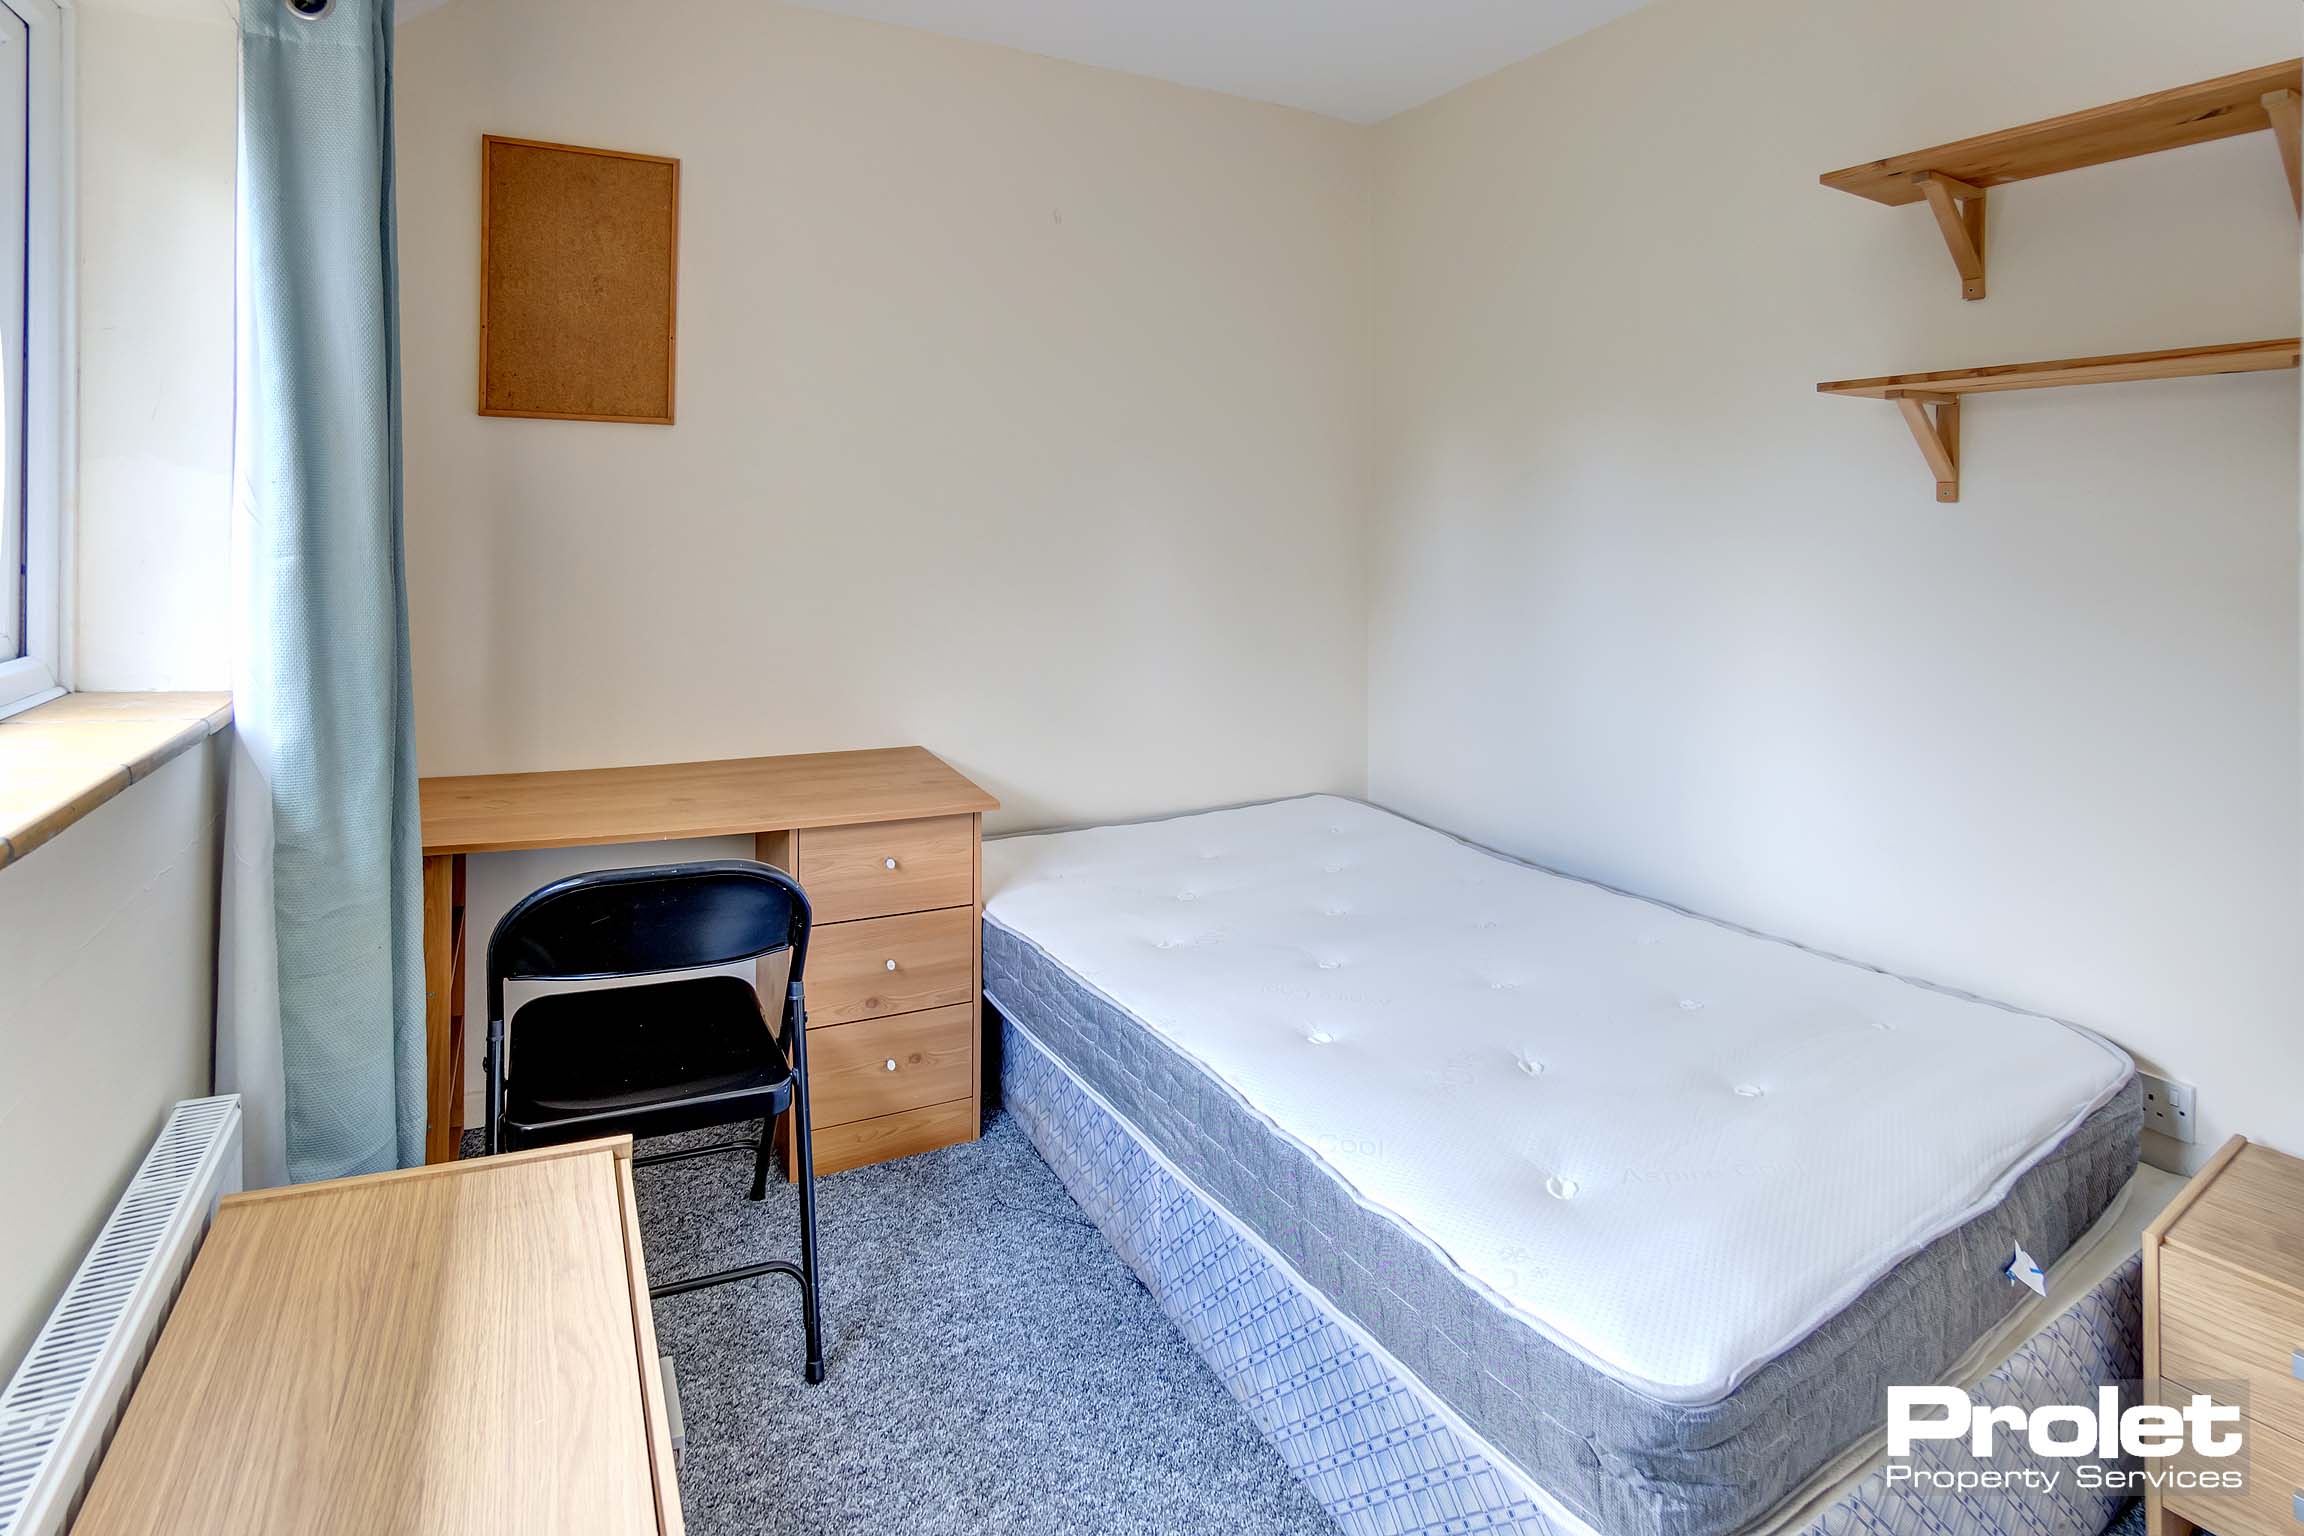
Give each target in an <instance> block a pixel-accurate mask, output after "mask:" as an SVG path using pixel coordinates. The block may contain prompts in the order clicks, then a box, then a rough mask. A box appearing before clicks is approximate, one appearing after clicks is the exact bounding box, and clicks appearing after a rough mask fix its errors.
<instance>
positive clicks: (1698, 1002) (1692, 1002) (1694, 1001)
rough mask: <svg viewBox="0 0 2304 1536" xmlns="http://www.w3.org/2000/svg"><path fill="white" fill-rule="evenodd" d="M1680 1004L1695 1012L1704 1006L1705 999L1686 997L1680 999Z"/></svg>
mask: <svg viewBox="0 0 2304 1536" xmlns="http://www.w3.org/2000/svg"><path fill="white" fill-rule="evenodd" d="M1680 1006H1681V1008H1682V1009H1683V1010H1684V1011H1686V1012H1688V1013H1694V1012H1695V1011H1696V1010H1697V1009H1699V1008H1702V1007H1703V1006H1704V999H1702V998H1700V997H1684V998H1682V999H1680Z"/></svg>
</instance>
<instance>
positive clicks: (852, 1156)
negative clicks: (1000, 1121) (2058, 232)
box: [816, 1099, 976, 1173]
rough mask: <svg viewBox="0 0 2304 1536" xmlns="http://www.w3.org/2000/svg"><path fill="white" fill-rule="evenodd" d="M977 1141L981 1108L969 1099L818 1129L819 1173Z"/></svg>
mask: <svg viewBox="0 0 2304 1536" xmlns="http://www.w3.org/2000/svg"><path fill="white" fill-rule="evenodd" d="M975 1139H976V1105H975V1103H974V1102H973V1101H971V1100H968V1099H958V1100H955V1101H954V1102H952V1103H950V1104H934V1105H931V1106H929V1107H928V1108H926V1109H907V1110H905V1111H903V1112H902V1113H900V1114H894V1115H882V1116H880V1117H879V1118H878V1119H876V1120H851V1121H849V1122H848V1123H847V1124H846V1125H833V1126H818V1127H817V1129H816V1171H817V1172H818V1173H839V1172H842V1171H843V1170H845V1169H849V1168H861V1167H863V1166H864V1165H865V1164H866V1163H884V1162H887V1161H888V1160H889V1159H890V1158H894V1157H910V1156H911V1155H912V1154H913V1153H915V1152H928V1151H932V1150H934V1149H935V1148H937V1147H949V1146H951V1145H952V1144H953V1143H955V1142H961V1141H974V1140H975Z"/></svg>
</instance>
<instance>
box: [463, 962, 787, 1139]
mask: <svg viewBox="0 0 2304 1536" xmlns="http://www.w3.org/2000/svg"><path fill="white" fill-rule="evenodd" d="M511 1035H512V1039H511V1045H512V1050H511V1070H510V1072H509V1073H508V1074H507V1077H506V1080H505V1084H504V1099H505V1103H504V1110H505V1113H504V1121H505V1126H506V1128H507V1129H508V1130H511V1131H513V1132H515V1133H516V1139H517V1140H518V1141H520V1142H523V1143H526V1142H529V1141H532V1140H534V1139H538V1138H539V1136H540V1134H541V1133H544V1132H546V1131H551V1132H553V1133H555V1134H553V1135H552V1137H551V1139H553V1140H568V1139H570V1136H571V1133H580V1134H584V1135H611V1134H614V1133H615V1132H618V1131H629V1132H631V1133H632V1134H634V1135H641V1136H655V1135H664V1134H667V1133H669V1132H672V1131H678V1130H686V1129H691V1128H693V1127H697V1126H704V1125H720V1124H726V1123H728V1122H729V1121H731V1120H736V1119H749V1118H753V1117H756V1116H761V1115H772V1114H780V1113H782V1112H783V1110H784V1108H785V1106H786V1104H787V1103H789V1101H790V1099H791V1094H792V1069H791V1066H790V1065H789V1064H788V1063H787V1062H786V1061H785V1060H784V1057H783V1054H782V1053H781V1052H780V1051H778V1050H777V1049H776V1037H775V1033H774V1031H773V1030H772V1028H771V1027H770V1025H769V1023H768V1020H767V1019H766V1017H765V1016H764V1015H763V1014H762V1013H761V1011H760V997H759V994H758V993H756V992H754V991H753V990H752V987H751V986H750V984H749V983H747V982H745V981H742V980H740V979H739V978H737V977H734V976H698V977H690V978H688V979H685V980H681V981H661V982H652V983H649V984H646V985H643V986H628V987H604V988H595V989H590V990H586V991H581V992H559V993H554V994H552V995H550V996H548V997H540V998H537V999H535V1000H534V1001H532V1002H530V1003H528V1004H526V1005H525V1006H523V1007H522V1008H521V1009H520V1011H519V1012H518V1013H517V1014H516V1015H515V1016H514V1018H513V1020H512V1026H511Z"/></svg>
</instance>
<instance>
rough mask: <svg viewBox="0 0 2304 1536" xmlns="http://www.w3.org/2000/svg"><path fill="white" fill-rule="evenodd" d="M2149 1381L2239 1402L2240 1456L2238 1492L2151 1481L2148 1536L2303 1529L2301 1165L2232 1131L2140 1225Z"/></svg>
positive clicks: (2164, 1462) (2165, 1462) (2271, 1534)
mask: <svg viewBox="0 0 2304 1536" xmlns="http://www.w3.org/2000/svg"><path fill="white" fill-rule="evenodd" d="M2144 1375H2145V1379H2146V1381H2147V1383H2148V1384H2156V1386H2157V1390H2158V1391H2159V1393H2160V1400H2161V1401H2163V1402H2170V1403H2175V1404H2179V1405H2181V1404H2182V1403H2184V1402H2186V1401H2188V1400H2189V1399H2190V1398H2191V1397H2192V1396H2193V1394H2195V1393H2200V1392H2205V1393H2207V1394H2208V1395H2209V1396H2210V1397H2211V1398H2213V1399H2214V1400H2215V1401H2217V1402H2218V1403H2231V1404H2233V1405H2234V1406H2238V1407H2241V1408H2242V1409H2243V1410H2244V1413H2245V1417H2244V1419H2243V1420H2242V1422H2241V1434H2242V1438H2243V1443H2244V1446H2245V1453H2246V1458H2247V1467H2246V1474H2247V1475H2246V1488H2245V1489H2244V1490H2243V1491H2239V1492H2213V1493H2210V1492H2200V1491H2185V1490H2183V1489H2181V1488H2171V1489H2163V1488H2161V1487H2160V1486H2158V1484H2157V1483H2155V1484H2154V1485H2152V1486H2151V1487H2150V1488H2149V1489H2148V1490H2147V1492H2146V1494H2145V1509H2146V1522H2147V1531H2148V1533H2149V1536H2190V1533H2191V1532H2193V1531H2195V1530H2199V1529H2202V1528H2205V1529H2207V1530H2210V1531H2213V1532H2215V1533H2216V1536H2304V1161H2299V1160H2298V1159H2296V1158H2293V1157H2290V1156H2288V1155H2287V1154H2286V1153H2282V1152H2275V1151H2273V1150H2272V1149H2271V1148H2269V1147H2262V1146H2257V1145H2255V1144H2254V1143H2252V1142H2249V1141H2248V1140H2247V1139H2246V1138H2244V1137H2238V1136H2235V1137H2234V1138H2232V1140H2231V1141H2230V1142H2228V1143H2226V1144H2225V1145H2224V1147H2222V1148H2221V1149H2220V1150H2219V1151H2218V1152H2217V1154H2216V1156H2215V1157H2214V1158H2213V1159H2211V1160H2210V1162H2209V1164H2208V1166H2207V1167H2206V1168H2203V1169H2202V1170H2201V1171H2200V1174H2199V1176H2198V1177H2197V1178H2195V1179H2194V1180H2193V1181H2192V1182H2191V1183H2190V1184H2188V1185H2186V1186H2185V1188H2184V1190H2183V1191H2182V1192H2181V1193H2180V1194H2178V1195H2177V1197H2176V1199H2175V1200H2174V1202H2172V1203H2171V1204H2170V1205H2169V1207H2168V1209H2167V1210H2165V1211H2163V1212H2162V1213H2161V1215H2160V1217H2159V1219H2158V1220H2156V1221H2155V1222H2153V1224H2152V1225H2151V1227H2150V1228H2148V1229H2147V1230H2146V1232H2145V1234H2144ZM2152 1467H2153V1470H2154V1471H2155V1472H2156V1473H2157V1472H2164V1471H2169V1470H2177V1471H2184V1470H2193V1469H2201V1470H2206V1469H2209V1468H2210V1463H2209V1462H2208V1460H2207V1458H2205V1457H2200V1456H2197V1455H2193V1454H2187V1455H2184V1456H2178V1457H2171V1458H2165V1459H2156V1460H2155V1461H2154V1462H2153V1464H2152Z"/></svg>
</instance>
